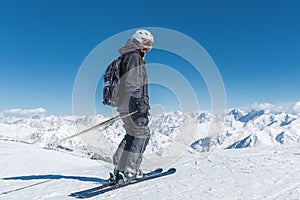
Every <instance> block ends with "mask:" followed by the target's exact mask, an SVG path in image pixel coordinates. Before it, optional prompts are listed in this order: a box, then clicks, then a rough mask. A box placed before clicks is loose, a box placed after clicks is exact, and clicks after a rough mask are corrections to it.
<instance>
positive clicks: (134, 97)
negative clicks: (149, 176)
mask: <svg viewBox="0 0 300 200" xmlns="http://www.w3.org/2000/svg"><path fill="white" fill-rule="evenodd" d="M153 42H154V39H153V35H152V34H151V33H150V32H149V31H148V30H145V29H139V30H137V31H136V32H135V33H134V34H133V35H132V38H131V39H128V41H127V43H126V45H125V46H124V47H122V48H121V49H120V50H119V53H120V54H121V59H122V60H121V64H120V77H121V79H120V86H119V94H118V96H119V99H121V101H120V103H119V105H118V107H117V111H118V112H119V113H120V114H121V115H126V114H128V113H131V112H134V111H137V113H135V114H133V115H132V116H131V117H127V118H124V119H123V122H124V128H125V130H126V135H125V136H124V138H123V140H122V141H121V143H120V144H119V146H118V149H117V150H116V152H115V154H114V155H113V164H114V165H115V169H114V173H113V174H114V181H115V182H117V183H119V182H126V181H129V180H130V179H132V178H140V177H142V176H143V172H142V171H141V170H140V165H141V162H142V156H143V153H144V151H145V149H146V146H147V144H148V142H149V138H150V130H149V127H148V122H149V119H148V115H149V109H150V106H149V96H148V80H147V72H146V63H145V56H146V53H147V52H148V51H150V50H151V48H152V45H153Z"/></svg>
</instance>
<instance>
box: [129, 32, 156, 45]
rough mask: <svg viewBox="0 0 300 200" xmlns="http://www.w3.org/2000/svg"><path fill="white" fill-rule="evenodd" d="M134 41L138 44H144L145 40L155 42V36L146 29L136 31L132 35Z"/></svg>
mask: <svg viewBox="0 0 300 200" xmlns="http://www.w3.org/2000/svg"><path fill="white" fill-rule="evenodd" d="M132 38H133V39H136V40H137V41H138V42H140V43H141V42H143V41H144V40H148V41H150V42H152V43H153V42H154V39H153V35H152V34H151V33H150V31H148V30H145V29H138V30H137V31H135V33H134V34H133V35H132Z"/></svg>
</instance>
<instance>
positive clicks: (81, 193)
mask: <svg viewBox="0 0 300 200" xmlns="http://www.w3.org/2000/svg"><path fill="white" fill-rule="evenodd" d="M162 171H163V169H162V168H157V169H156V170H153V171H150V172H148V173H146V174H145V175H144V177H148V176H152V175H154V174H158V173H161V172H162ZM111 185H113V184H112V183H110V182H109V179H107V180H105V181H104V183H103V184H102V185H100V186H97V187H93V188H90V189H87V190H82V191H79V192H73V193H71V194H70V195H69V196H73V197H78V196H80V195H84V194H88V193H91V192H94V191H97V190H101V189H104V188H107V187H110V186H111Z"/></svg>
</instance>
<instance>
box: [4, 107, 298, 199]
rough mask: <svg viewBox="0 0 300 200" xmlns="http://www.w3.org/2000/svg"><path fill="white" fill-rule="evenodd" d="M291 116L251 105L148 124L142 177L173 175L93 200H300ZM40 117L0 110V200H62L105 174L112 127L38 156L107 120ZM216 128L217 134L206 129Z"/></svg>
mask: <svg viewBox="0 0 300 200" xmlns="http://www.w3.org/2000/svg"><path fill="white" fill-rule="evenodd" d="M299 108H300V102H296V103H294V104H293V105H291V106H289V107H287V108H284V107H280V106H274V105H271V104H254V105H252V106H251V107H249V108H247V109H245V108H244V109H229V110H228V111H227V112H226V114H225V115H223V116H221V115H216V114H213V113H209V112H194V113H182V112H173V113H163V114H161V115H157V116H153V117H152V119H151V123H150V128H151V134H152V136H151V140H150V142H149V145H148V146H147V150H146V152H145V157H144V161H143V164H142V169H144V170H145V171H149V170H151V169H154V168H156V167H164V168H168V167H176V168H177V172H176V175H172V176H170V177H166V178H163V179H160V180H157V181H149V182H145V183H141V184H137V185H135V186H130V187H127V188H124V189H121V190H118V191H115V192H111V193H107V194H105V195H103V196H101V197H98V198H94V199H300V198H299V197H300V173H299V172H300V171H299V169H300V109H299ZM44 112H45V110H44V109H42V108H39V109H31V110H21V109H13V110H8V111H3V112H0V199H30V200H31V199H72V198H71V197H68V194H69V193H70V192H74V191H78V190H81V189H85V188H89V187H93V186H95V185H99V184H101V182H102V181H103V179H105V178H107V177H108V172H109V171H111V170H112V168H113V166H112V164H111V156H112V154H113V153H114V151H115V150H116V148H117V145H118V143H119V142H120V140H121V139H122V138H123V136H124V134H125V132H124V129H123V127H122V122H121V121H118V122H116V123H114V124H111V125H109V126H106V127H102V128H99V129H98V130H94V131H90V132H89V133H87V134H85V135H84V136H82V137H76V138H73V139H71V140H67V141H65V142H62V143H61V146H62V147H64V149H61V148H55V150H58V151H55V150H46V149H44V148H43V147H45V146H47V144H51V143H53V142H56V141H58V140H60V139H62V138H65V137H67V136H69V135H72V134H75V133H78V132H80V131H82V130H85V129H87V128H89V127H91V126H93V125H96V124H98V123H100V122H102V121H104V120H106V119H108V118H107V117H104V116H101V115H95V116H54V115H50V116H47V115H45V114H44ZM219 122H220V123H221V124H222V125H223V126H222V129H214V128H215V127H213V128H212V124H217V125H219V124H220V123H219ZM218 123H219V124H218ZM91 158H92V159H94V160H92V159H91ZM95 159H96V160H97V161H96V160H95Z"/></svg>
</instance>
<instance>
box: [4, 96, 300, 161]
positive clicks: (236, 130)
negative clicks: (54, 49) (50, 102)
mask: <svg viewBox="0 0 300 200" xmlns="http://www.w3.org/2000/svg"><path fill="white" fill-rule="evenodd" d="M44 112H45V110H44V109H42V108H39V109H32V110H27V111H26V110H21V109H14V110H10V111H4V112H2V113H1V114H0V139H6V140H16V141H20V142H26V143H31V144H36V145H39V146H41V147H44V146H46V145H47V144H51V143H55V142H56V141H58V140H59V139H62V138H65V137H67V136H69V135H72V134H75V133H78V132H80V131H82V130H85V129H87V128H89V127H91V126H94V125H96V124H98V123H100V122H102V121H104V120H106V119H108V118H107V117H104V116H101V115H93V116H55V115H50V116H47V115H45V114H44ZM215 121H218V123H217V125H220V124H221V125H222V128H218V129H215V131H211V130H212V129H213V128H214V127H212V126H214V123H213V122H215ZM150 128H151V134H152V137H151V140H150V143H149V145H148V147H147V151H146V154H147V153H148V154H151V153H154V154H156V155H163V154H164V152H165V150H166V149H168V147H170V146H172V144H173V147H172V148H177V147H178V148H179V146H181V147H180V148H186V149H187V150H189V151H191V152H192V151H201V152H206V151H211V150H212V149H214V148H217V149H233V148H249V147H256V146H259V145H284V144H299V143H300V102H296V103H294V104H293V105H292V106H290V107H288V108H283V107H280V106H274V105H271V104H254V105H253V106H251V107H250V108H248V109H229V110H228V111H227V112H226V113H225V115H220V114H213V113H210V112H193V113H182V112H171V113H163V114H159V115H155V116H152V117H151V123H150ZM216 130H217V131H216ZM212 133H213V134H212ZM124 134H125V131H124V129H123V127H122V122H121V121H118V122H116V123H114V124H111V125H108V126H106V127H103V128H100V129H98V130H95V131H91V132H89V133H87V134H85V135H84V136H82V137H76V138H73V139H71V140H67V141H65V142H63V143H62V144H60V146H59V147H60V148H63V149H65V150H69V151H72V152H74V153H75V154H79V155H81V156H85V157H90V158H93V159H101V160H106V161H111V160H110V157H111V155H112V153H113V152H114V151H115V149H116V146H117V145H118V143H119V141H120V140H121V139H122V137H123V136H124ZM174 144H176V145H174ZM169 150H170V148H169Z"/></svg>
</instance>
